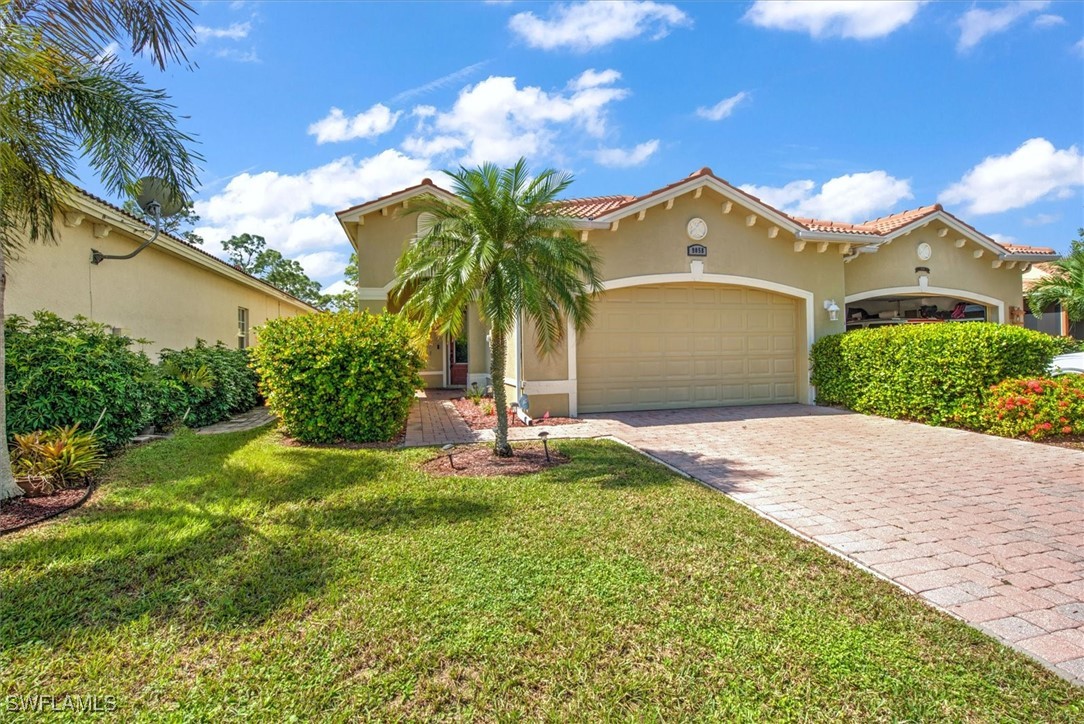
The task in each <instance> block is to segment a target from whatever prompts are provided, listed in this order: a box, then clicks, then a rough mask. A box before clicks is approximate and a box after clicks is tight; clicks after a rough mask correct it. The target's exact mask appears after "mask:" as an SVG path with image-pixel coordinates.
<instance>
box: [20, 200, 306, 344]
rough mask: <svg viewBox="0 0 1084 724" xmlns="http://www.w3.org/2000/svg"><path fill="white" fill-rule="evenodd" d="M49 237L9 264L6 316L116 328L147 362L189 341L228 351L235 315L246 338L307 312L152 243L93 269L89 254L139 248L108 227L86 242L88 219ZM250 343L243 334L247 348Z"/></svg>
mask: <svg viewBox="0 0 1084 724" xmlns="http://www.w3.org/2000/svg"><path fill="white" fill-rule="evenodd" d="M99 223H101V222H100V221H99ZM56 229H57V233H58V236H59V240H58V242H57V243H39V244H30V245H27V246H26V247H25V248H24V249H23V250H22V251H21V252H20V253H19V254H18V257H17V258H15V259H12V260H11V261H10V264H9V267H8V285H7V295H6V299H5V301H6V310H7V313H8V314H20V315H23V316H30V315H31V314H32V313H33V312H35V311H37V310H40V309H46V310H48V311H51V312H54V313H55V314H58V315H59V316H61V317H64V318H67V319H70V318H72V317H74V316H75V315H82V316H84V317H88V318H89V319H92V320H94V321H96V322H103V323H105V324H108V325H110V326H113V327H120V328H121V329H123V330H124V334H126V335H128V336H130V337H133V338H136V339H139V338H144V339H148V340H151V341H150V342H149V343H146V344H143V345H140V347H141V349H142V350H143V351H144V352H146V353H147V354H148V355H150V356H151V357H152V358H155V357H156V356H157V354H158V352H159V351H160V350H161V349H163V348H166V347H169V348H174V349H176V348H181V347H188V346H191V345H192V344H194V343H195V341H196V339H197V338H199V339H204V340H206V341H208V342H211V343H213V342H216V341H219V340H221V341H222V342H224V343H226V344H228V345H230V346H236V344H237V309H238V307H245V308H246V309H248V310H249V328H250V330H254V329H255V328H256V327H258V326H259V325H261V324H263V323H264V322H266V321H267V320H269V319H275V318H278V317H292V316H295V315H297V314H304V313H307V312H308V311H309V310H308V309H307V308H306V307H305V306H303V305H301V304H299V303H296V302H291V301H287V300H284V299H279V298H276V296H275V295H274V294H273V293H271V292H268V293H264V292H262V291H260V290H259V289H256V288H253V287H250V286H248V285H247V284H244V283H242V282H238V281H234V280H232V279H229V278H226V277H223V276H221V275H220V274H217V273H215V272H213V271H211V270H209V269H207V268H205V267H202V266H197V265H196V264H195V263H193V262H191V261H188V260H186V259H183V258H181V257H180V256H177V255H175V254H173V253H170V252H168V251H166V250H165V249H164V248H163V247H162V246H159V245H158V243H156V244H154V245H151V246H149V247H147V248H146V249H144V250H143V251H142V252H140V253H139V255H137V256H136V257H134V258H132V259H127V260H123V261H120V260H106V261H104V262H102V263H101V264H99V265H97V266H95V265H93V264H91V263H90V250H91V248H95V249H98V250H99V251H101V252H103V253H105V254H127V253H129V252H131V251H132V250H133V249H135V248H136V246H138V244H139V243H140V242H139V241H137V240H136V238H135V237H133V236H131V235H129V234H127V233H125V232H124V231H121V230H119V229H117V228H115V227H114V228H112V229H111V230H110V232H109V234H108V235H107V236H105V237H104V238H94V231H93V229H94V223H93V220H92V219H89V218H88V219H86V220H84V221H83V222H82V223H80V224H79V225H78V226H66V225H65V224H64V223H63V220H62V219H60V218H58V219H57V221H56ZM212 263H213V262H212ZM256 341H257V335H256V334H255V332H254V331H250V333H249V343H250V344H255V343H256Z"/></svg>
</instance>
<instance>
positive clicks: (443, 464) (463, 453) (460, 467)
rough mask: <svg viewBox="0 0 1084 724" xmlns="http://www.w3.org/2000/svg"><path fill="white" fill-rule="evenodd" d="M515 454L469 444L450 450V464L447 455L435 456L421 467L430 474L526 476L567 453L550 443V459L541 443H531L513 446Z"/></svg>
mask: <svg viewBox="0 0 1084 724" xmlns="http://www.w3.org/2000/svg"><path fill="white" fill-rule="evenodd" d="M512 449H513V450H515V455H513V456H512V457H510V458H499V457H497V456H495V455H494V454H493V446H492V445H488V444H487V445H469V446H463V447H457V448H455V449H454V450H453V451H452V463H454V465H455V467H454V468H453V467H452V464H451V463H449V461H448V456H447V455H443V454H442V455H439V456H437V457H434V458H430V459H429V460H427V461H425V462H424V463H422V465H421V468H422V470H424V471H425V472H427V473H429V474H430V475H436V476H448V475H463V476H470V477H493V476H500V475H529V474H530V473H537V472H541V471H542V470H546V469H548V468H552V467H555V466H557V465H564V464H565V463H567V462H568V461H569V459H568V456H567V455H563V454H561V453H559V452H557V451H556V450H555V449H554V448H553V447H552V446H550V459H549V461H547V460H546V452H545V450H544V449H543V447H542V445H540V444H538V443H536V442H532V443H526V444H520V445H513V446H512Z"/></svg>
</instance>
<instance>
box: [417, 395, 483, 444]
mask: <svg viewBox="0 0 1084 724" xmlns="http://www.w3.org/2000/svg"><path fill="white" fill-rule="evenodd" d="M462 395H463V391H462V390H420V391H419V392H418V393H417V397H418V399H417V401H416V402H415V403H414V406H413V407H411V408H410V417H408V418H407V429H406V439H405V440H404V441H403V446H404V447H420V446H423V445H446V444H447V443H470V442H476V441H478V439H479V437H478V436H477V435H476V433H474V432H473V431H472V430H471V429H470V427H469V426H468V425H467V423H466V422H464V421H463V418H462V417H460V416H459V413H458V412H456V409H455V405H453V404H452V403H451V402H449V400H451V399H453V398H455V397H461V396H462Z"/></svg>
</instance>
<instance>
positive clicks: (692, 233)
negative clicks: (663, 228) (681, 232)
mask: <svg viewBox="0 0 1084 724" xmlns="http://www.w3.org/2000/svg"><path fill="white" fill-rule="evenodd" d="M685 233H687V234H688V235H689V238H690V239H692V240H693V241H700V240H701V239H703V238H704V237H705V236H707V235H708V222H706V221H704V220H703V219H701V218H700V217H699V216H694V217H693V218H691V219H689V223H688V225H686V227H685Z"/></svg>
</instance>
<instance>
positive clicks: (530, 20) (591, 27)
mask: <svg viewBox="0 0 1084 724" xmlns="http://www.w3.org/2000/svg"><path fill="white" fill-rule="evenodd" d="M691 24H692V22H691V20H690V19H689V16H688V15H686V14H685V13H684V12H682V11H681V10H680V9H678V8H677V7H676V6H674V5H670V4H669V3H656V2H633V1H632V0H614V2H577V3H571V4H558V5H554V6H552V12H551V13H550V15H549V17H547V18H545V19H543V18H540V17H538V16H537V15H535V14H534V13H532V12H522V13H517V14H515V15H513V16H512V18H511V19H510V20H509V21H508V27H509V28H511V29H512V31H513V32H514V33H516V34H517V35H519V36H520V37H521V38H523V39H524V40H525V41H526V42H527V45H530V46H531V47H533V48H542V49H543V50H554V49H556V48H569V49H571V50H576V51H579V52H585V51H588V50H592V49H594V48H601V47H604V46H606V45H609V44H610V43H613V42H616V41H618V40H631V39H632V38H638V37H640V36H641V35H645V34H648V35H650V37H651V39H652V40H657V39H659V38H662V37H665V36H666V35H667V34H668V33H669V32H670V30H671V29H673V28H675V27H679V26H683V25H691Z"/></svg>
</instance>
